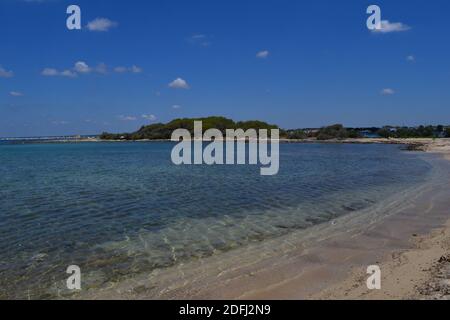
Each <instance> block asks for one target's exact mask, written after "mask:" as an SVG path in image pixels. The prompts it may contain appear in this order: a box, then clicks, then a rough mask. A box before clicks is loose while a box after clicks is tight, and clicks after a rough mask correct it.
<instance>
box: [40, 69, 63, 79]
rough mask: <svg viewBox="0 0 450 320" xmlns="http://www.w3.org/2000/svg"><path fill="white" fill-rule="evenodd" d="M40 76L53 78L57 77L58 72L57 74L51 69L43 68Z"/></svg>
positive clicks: (56, 71)
mask: <svg viewBox="0 0 450 320" xmlns="http://www.w3.org/2000/svg"><path fill="white" fill-rule="evenodd" d="M41 74H42V75H43V76H46V77H54V76H58V75H59V72H58V70H56V69H53V68H45V69H44V70H42V72H41Z"/></svg>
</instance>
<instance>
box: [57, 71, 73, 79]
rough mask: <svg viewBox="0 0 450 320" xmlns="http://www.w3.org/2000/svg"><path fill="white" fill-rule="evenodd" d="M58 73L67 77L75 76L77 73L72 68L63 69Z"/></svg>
mask: <svg viewBox="0 0 450 320" xmlns="http://www.w3.org/2000/svg"><path fill="white" fill-rule="evenodd" d="M60 75H61V76H62V77H67V78H76V77H77V74H76V73H75V72H73V71H72V70H64V71H62V72H61V73H60Z"/></svg>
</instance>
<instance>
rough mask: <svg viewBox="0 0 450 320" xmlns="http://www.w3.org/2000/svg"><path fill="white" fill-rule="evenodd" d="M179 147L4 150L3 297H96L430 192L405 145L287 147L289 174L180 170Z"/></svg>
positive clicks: (0, 191)
mask: <svg viewBox="0 0 450 320" xmlns="http://www.w3.org/2000/svg"><path fill="white" fill-rule="evenodd" d="M172 147H173V144H171V143H85V144H24V145H17V144H14V145H13V144H9V143H1V144H0V164H1V165H0V298H3V299H5V298H24V299H26V298H32V299H36V298H54V297H58V296H60V295H64V294H66V292H65V291H64V279H66V278H67V277H68V275H67V274H66V273H65V271H66V268H67V267H68V266H69V265H72V264H75V265H78V266H80V267H81V269H82V273H83V286H84V287H85V288H86V287H88V288H96V287H98V286H103V285H105V284H107V283H110V282H115V281H119V280H121V279H123V278H127V277H132V276H133V275H134V274H138V273H141V272H147V271H150V270H153V269H155V268H165V267H168V266H172V265H175V264H178V263H181V262H183V261H187V260H189V259H198V258H202V257H206V256H210V255H213V254H220V252H224V251H227V250H231V249H233V248H237V247H240V246H245V245H246V244H249V243H250V242H255V241H264V240H265V239H269V238H274V237H278V236H282V235H285V234H287V233H289V232H292V231H294V230H299V229H305V228H308V227H311V226H313V225H316V224H319V223H323V222H327V221H331V220H333V219H335V218H337V217H339V216H342V215H345V214H347V213H350V212H355V211H358V210H362V209H365V208H368V207H370V206H372V205H374V204H376V203H379V202H380V201H383V199H385V198H386V197H387V196H389V195H392V194H394V193H396V192H400V191H403V190H405V188H409V187H412V186H414V185H418V184H420V183H422V182H424V181H425V180H426V179H427V178H428V176H429V173H430V172H431V169H432V168H431V166H430V165H429V164H428V163H427V162H425V161H423V160H421V159H420V157H419V156H418V155H417V154H415V153H407V152H403V151H401V150H400V148H399V147H398V146H393V145H344V144H326V145H325V144H283V145H281V147H280V156H281V159H280V173H279V174H278V175H277V176H273V177H267V176H266V177H262V176H260V171H259V167H257V166H211V167H208V166H180V167H177V166H174V165H173V164H172V163H171V161H170V152H171V148H172Z"/></svg>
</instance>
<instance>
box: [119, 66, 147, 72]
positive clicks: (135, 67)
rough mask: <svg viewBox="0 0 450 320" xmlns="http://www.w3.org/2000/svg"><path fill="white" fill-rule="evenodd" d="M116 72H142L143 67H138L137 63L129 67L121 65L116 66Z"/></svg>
mask: <svg viewBox="0 0 450 320" xmlns="http://www.w3.org/2000/svg"><path fill="white" fill-rule="evenodd" d="M114 72H116V73H127V72H130V73H141V72H142V68H140V67H138V66H136V65H133V66H131V67H129V68H128V67H122V66H120V67H115V68H114Z"/></svg>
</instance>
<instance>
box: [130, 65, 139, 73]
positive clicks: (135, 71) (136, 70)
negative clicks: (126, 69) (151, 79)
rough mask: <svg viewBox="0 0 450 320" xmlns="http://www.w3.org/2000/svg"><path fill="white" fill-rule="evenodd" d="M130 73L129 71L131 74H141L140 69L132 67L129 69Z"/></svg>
mask: <svg viewBox="0 0 450 320" xmlns="http://www.w3.org/2000/svg"><path fill="white" fill-rule="evenodd" d="M130 71H131V72H132V73H141V72H142V68H139V67H138V66H132V67H131V68H130Z"/></svg>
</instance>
